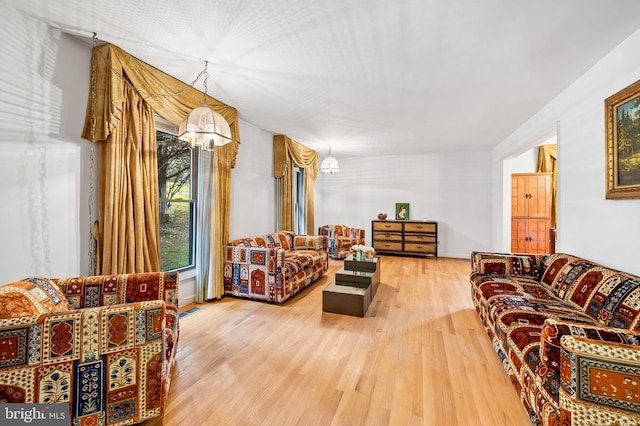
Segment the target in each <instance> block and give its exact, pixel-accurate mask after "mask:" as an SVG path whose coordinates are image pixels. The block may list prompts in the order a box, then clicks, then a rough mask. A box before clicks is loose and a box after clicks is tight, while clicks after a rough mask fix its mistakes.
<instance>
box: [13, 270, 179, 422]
mask: <svg viewBox="0 0 640 426" xmlns="http://www.w3.org/2000/svg"><path fill="white" fill-rule="evenodd" d="M0 318H1V319H0V402H7V403H43V404H54V403H63V404H65V403H66V404H69V415H70V416H71V420H72V421H71V422H70V423H71V424H73V425H80V424H82V425H89V424H92V425H116V424H118V425H120V424H133V423H139V422H142V421H144V420H146V419H149V418H153V417H159V416H161V415H162V414H163V411H164V407H165V404H166V400H167V393H168V391H169V384H170V381H171V369H172V366H173V364H174V362H175V352H176V348H177V347H176V345H177V342H178V276H177V274H176V273H140V274H126V275H110V276H87V277H78V278H65V279H47V278H43V277H29V278H25V279H23V280H21V281H19V282H15V283H11V284H7V285H4V286H2V287H0Z"/></svg>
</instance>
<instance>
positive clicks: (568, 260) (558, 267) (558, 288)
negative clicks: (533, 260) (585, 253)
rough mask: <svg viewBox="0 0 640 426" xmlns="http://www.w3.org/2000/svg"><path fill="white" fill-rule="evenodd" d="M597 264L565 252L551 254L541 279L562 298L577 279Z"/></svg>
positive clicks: (546, 260) (546, 261) (545, 261)
mask: <svg viewBox="0 0 640 426" xmlns="http://www.w3.org/2000/svg"><path fill="white" fill-rule="evenodd" d="M594 266H597V265H596V264H595V263H593V262H590V261H588V260H585V259H582V258H579V257H576V256H572V255H570V254H565V253H555V254H552V255H549V256H548V257H547V258H546V259H545V260H544V263H543V269H542V277H541V278H540V281H541V282H542V283H544V284H546V285H548V286H549V287H550V288H551V291H552V292H553V293H554V294H555V295H556V296H558V297H559V298H561V299H564V296H565V294H566V292H567V289H568V288H569V286H571V284H573V282H574V281H575V279H576V278H577V277H578V276H579V275H580V274H582V273H583V272H585V271H586V270H587V269H590V268H592V267H594Z"/></svg>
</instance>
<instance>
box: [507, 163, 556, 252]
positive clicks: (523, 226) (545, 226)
mask: <svg viewBox="0 0 640 426" xmlns="http://www.w3.org/2000/svg"><path fill="white" fill-rule="evenodd" d="M550 225H551V173H517V174H513V175H512V177H511V251H512V252H516V253H549V252H550V244H549V227H550Z"/></svg>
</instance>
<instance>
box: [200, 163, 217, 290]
mask: <svg viewBox="0 0 640 426" xmlns="http://www.w3.org/2000/svg"><path fill="white" fill-rule="evenodd" d="M215 167H216V162H215V161H214V154H213V152H207V151H203V150H201V151H200V152H199V153H198V199H197V219H196V221H197V224H196V229H197V230H198V232H197V233H196V235H197V236H196V295H195V301H196V303H202V302H204V301H205V300H209V299H215V298H219V297H220V296H221V295H220V294H217V293H218V291H217V289H216V261H215V259H216V256H217V253H216V244H215V229H216V227H215V211H216V197H215V187H214V185H213V182H214V172H215Z"/></svg>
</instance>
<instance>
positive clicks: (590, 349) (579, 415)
mask: <svg viewBox="0 0 640 426" xmlns="http://www.w3.org/2000/svg"><path fill="white" fill-rule="evenodd" d="M626 336H627V339H628V340H629V341H632V340H635V341H636V343H635V344H626V343H614V342H609V341H603V340H598V339H591V338H588V337H583V336H573V335H563V336H562V338H561V345H562V358H561V373H560V380H561V388H560V401H559V402H560V407H559V408H560V412H561V413H564V415H565V417H567V418H569V419H570V422H572V423H573V424H599V425H605V424H607V425H614V424H619V425H623V424H628V425H631V424H637V422H638V413H640V390H639V388H640V346H638V343H637V341H638V339H637V336H635V335H632V334H627V335H626Z"/></svg>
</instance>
